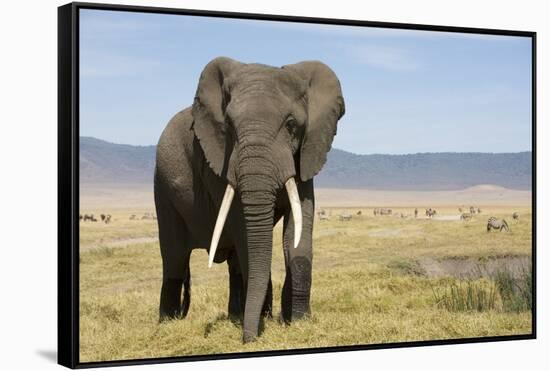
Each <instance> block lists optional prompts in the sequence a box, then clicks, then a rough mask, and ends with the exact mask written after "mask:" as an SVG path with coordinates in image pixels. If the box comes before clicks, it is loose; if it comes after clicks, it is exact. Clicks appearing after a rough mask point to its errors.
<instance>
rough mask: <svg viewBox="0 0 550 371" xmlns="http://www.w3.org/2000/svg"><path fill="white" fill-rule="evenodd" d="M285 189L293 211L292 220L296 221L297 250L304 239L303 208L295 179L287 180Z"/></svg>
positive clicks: (295, 238)
mask: <svg viewBox="0 0 550 371" xmlns="http://www.w3.org/2000/svg"><path fill="white" fill-rule="evenodd" d="M285 187H286V193H288V200H289V201H290V207H291V209H292V218H293V219H294V248H297V247H298V244H299V243H300V238H301V237H302V206H301V205H300V196H299V195H298V189H297V188H296V182H295V181H294V178H290V179H289V180H287V182H286V183H285Z"/></svg>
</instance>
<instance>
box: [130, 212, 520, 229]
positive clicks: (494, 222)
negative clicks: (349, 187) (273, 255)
mask: <svg viewBox="0 0 550 371" xmlns="http://www.w3.org/2000/svg"><path fill="white" fill-rule="evenodd" d="M458 210H459V211H460V220H462V221H465V222H467V221H470V220H472V219H473V218H474V215H476V214H481V209H480V208H479V207H473V206H470V208H469V209H466V210H468V211H469V212H468V211H466V212H464V209H463V208H462V207H459V208H458ZM362 214H363V213H362V211H361V210H359V211H357V212H356V214H355V215H357V216H361V215H362ZM436 214H437V210H435V209H433V208H431V207H430V208H427V209H426V216H427V217H428V218H430V219H431V218H433V217H434V216H435V215H436ZM373 215H374V216H382V215H388V216H389V215H395V216H396V217H400V218H402V219H406V218H409V217H410V214H404V213H396V214H394V213H393V210H392V209H388V208H375V209H374V210H373ZM134 216H135V215H134ZM317 216H318V218H319V220H321V221H323V220H330V218H329V214H328V212H327V211H326V210H324V209H321V210H319V211H317ZM352 217H353V215H352V214H350V213H348V212H342V213H341V214H339V215H338V220H339V221H341V222H346V221H350V220H351V219H352ZM414 217H415V218H418V208H415V209H414ZM512 219H514V220H516V221H518V220H519V213H518V212H517V211H516V212H514V213H513V214H512ZM491 230H498V231H506V232H509V231H510V227H509V226H508V223H507V222H506V220H505V219H499V218H496V217H494V216H492V217H490V218H489V219H488V221H487V232H490V231H491Z"/></svg>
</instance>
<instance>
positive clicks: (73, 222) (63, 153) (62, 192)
mask: <svg viewBox="0 0 550 371" xmlns="http://www.w3.org/2000/svg"><path fill="white" fill-rule="evenodd" d="M81 9H93V10H107V11H109V10H112V11H125V12H140V13H158V14H173V15H191V16H205V17H216V18H234V19H248V20H265V21H284V22H294V23H316V24H328V25H345V26H363V27H379V28H391V29H404V30H419V31H439V32H455V33H473V34H486V35H502V36H520V37H528V38H531V42H532V43H531V46H532V47H531V50H532V55H531V58H532V60H531V63H532V64H531V79H532V80H531V86H532V94H531V99H532V101H531V110H532V120H531V121H532V125H531V134H532V135H531V140H532V148H531V155H532V174H531V175H532V199H531V200H532V201H531V202H532V204H531V207H532V272H533V276H532V280H533V281H532V290H533V292H532V295H533V296H532V297H533V306H532V317H531V318H532V320H531V323H532V330H531V333H530V334H522V335H502V336H490V337H475V338H459V339H439V340H423V341H412V342H399V343H381V344H364V345H351V346H334V347H323V348H299V349H289V350H269V351H255V352H242V353H221V354H208V355H192V356H176V357H162V358H144V359H129V360H112V361H98V362H95V361H94V362H80V360H79V270H78V263H79V224H78V213H79V11H80V10H81ZM536 36H537V33H536V32H535V31H519V30H504V29H489V28H473V27H457V26H442V25H426V24H412V23H395V22H380V21H366V20H350V19H335V18H315V17H303V16H286V15H272V14H259V13H239V12H226V11H214V10H196V9H179V8H162V7H149V6H135V5H122V4H104V3H86V2H73V3H68V4H66V5H63V6H60V7H58V293H57V304H58V317H57V325H58V334H57V343H58V353H57V354H58V363H59V364H60V365H63V366H66V367H69V368H92V367H111V366H125V365H139V364H157V363H171V362H190V361H202V360H223V359H235V358H249V357H269V356H283V355H298V354H315V353H327V352H331V353H332V352H343V351H357V350H371V349H389V348H404V347H423V346H434V345H454V344H475V343H486V342H500V341H510V340H532V339H536V338H537V296H536V287H537V265H536V264H537V259H536V255H537V254H536V250H537V248H536V247H537V245H536V230H537V228H536V221H537V211H536V210H537V205H536V201H537V183H536V180H537V176H536V174H537V170H536V166H537V161H536V153H537V150H536V148H537V142H536V138H537V136H536V122H537V112H536V109H537V94H536V93H537V89H536V86H537V85H536V76H537V63H536V56H537V53H536V44H537V43H536V41H537V38H536Z"/></svg>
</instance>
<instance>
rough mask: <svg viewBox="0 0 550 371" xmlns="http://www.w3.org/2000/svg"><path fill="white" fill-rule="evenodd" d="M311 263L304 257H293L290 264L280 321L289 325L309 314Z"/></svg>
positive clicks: (284, 288)
mask: <svg viewBox="0 0 550 371" xmlns="http://www.w3.org/2000/svg"><path fill="white" fill-rule="evenodd" d="M310 291H311V262H310V260H309V259H307V258H305V257H295V258H294V259H292V261H291V262H290V266H289V269H288V270H287V275H286V278H285V283H284V286H283V293H282V303H281V304H282V305H281V319H282V320H283V321H284V322H285V323H287V324H290V323H291V322H292V321H297V320H300V319H302V318H307V317H309V315H310V314H311V310H310V306H309V299H310Z"/></svg>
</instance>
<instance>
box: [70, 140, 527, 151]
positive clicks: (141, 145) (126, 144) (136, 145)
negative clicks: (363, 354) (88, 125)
mask: <svg viewBox="0 0 550 371" xmlns="http://www.w3.org/2000/svg"><path fill="white" fill-rule="evenodd" d="M80 138H90V139H95V140H99V141H102V142H105V143H109V144H114V145H119V146H132V147H156V146H157V145H156V144H129V143H116V142H111V141H110V140H107V139H102V138H98V137H93V136H89V135H80V136H79V139H80ZM332 149H335V150H338V151H342V152H346V153H349V154H352V155H355V156H408V155H424V154H449V153H450V154H465V153H468V154H486V155H504V154H518V153H533V151H532V150H530V149H528V150H523V151H516V152H481V151H469V152H457V151H440V152H408V153H355V152H351V151H348V150H345V149H341V148H336V147H331V150H332Z"/></svg>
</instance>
